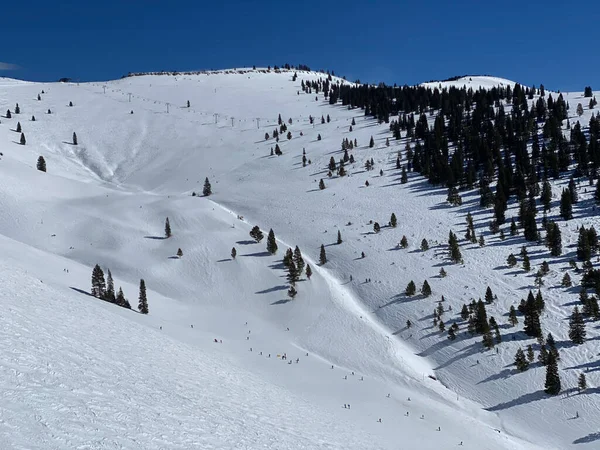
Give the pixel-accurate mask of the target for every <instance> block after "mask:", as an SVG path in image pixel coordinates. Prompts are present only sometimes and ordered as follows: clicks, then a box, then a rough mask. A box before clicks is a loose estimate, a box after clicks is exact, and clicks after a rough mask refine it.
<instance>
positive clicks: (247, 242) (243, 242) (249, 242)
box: [235, 240, 257, 245]
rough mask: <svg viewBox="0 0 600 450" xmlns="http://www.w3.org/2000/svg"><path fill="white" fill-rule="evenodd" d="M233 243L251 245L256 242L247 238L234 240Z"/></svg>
mask: <svg viewBox="0 0 600 450" xmlns="http://www.w3.org/2000/svg"><path fill="white" fill-rule="evenodd" d="M235 243H236V244H240V245H251V244H256V243H257V242H256V241H250V240H248V241H236V242H235Z"/></svg>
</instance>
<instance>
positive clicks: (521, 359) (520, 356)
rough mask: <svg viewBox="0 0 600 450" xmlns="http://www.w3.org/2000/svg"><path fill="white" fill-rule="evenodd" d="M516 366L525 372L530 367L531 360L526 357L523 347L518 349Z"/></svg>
mask: <svg viewBox="0 0 600 450" xmlns="http://www.w3.org/2000/svg"><path fill="white" fill-rule="evenodd" d="M515 366H517V370H518V371H519V372H525V371H526V370H527V369H528V368H529V361H528V360H527V358H526V357H525V353H523V350H522V349H520V348H519V349H518V350H517V353H516V354H515Z"/></svg>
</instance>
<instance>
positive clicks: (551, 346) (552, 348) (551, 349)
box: [546, 333, 560, 361]
mask: <svg viewBox="0 0 600 450" xmlns="http://www.w3.org/2000/svg"><path fill="white" fill-rule="evenodd" d="M546 348H547V349H548V353H552V354H553V355H554V357H555V358H556V360H557V361H560V355H559V353H558V349H557V348H556V342H555V341H554V336H552V333H548V337H547V338H546Z"/></svg>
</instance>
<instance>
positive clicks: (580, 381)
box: [577, 372, 587, 392]
mask: <svg viewBox="0 0 600 450" xmlns="http://www.w3.org/2000/svg"><path fill="white" fill-rule="evenodd" d="M577 388H578V389H579V392H583V391H585V390H586V389H587V381H586V379H585V374H584V373H583V372H581V373H580V374H579V378H578V379H577Z"/></svg>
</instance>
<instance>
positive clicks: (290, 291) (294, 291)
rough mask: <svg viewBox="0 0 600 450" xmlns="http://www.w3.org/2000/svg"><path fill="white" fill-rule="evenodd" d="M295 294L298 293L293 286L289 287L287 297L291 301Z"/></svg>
mask: <svg viewBox="0 0 600 450" xmlns="http://www.w3.org/2000/svg"><path fill="white" fill-rule="evenodd" d="M297 294H298V291H297V290H296V288H295V287H294V285H291V286H290V288H289V289H288V291H287V295H288V297H289V298H291V299H292V300H293V299H294V298H295V297H296V295H297Z"/></svg>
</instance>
